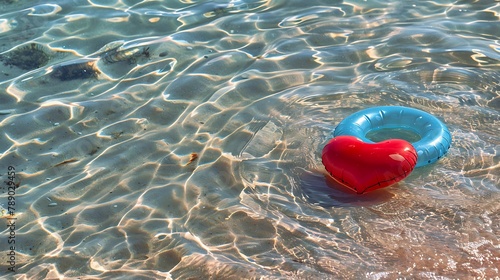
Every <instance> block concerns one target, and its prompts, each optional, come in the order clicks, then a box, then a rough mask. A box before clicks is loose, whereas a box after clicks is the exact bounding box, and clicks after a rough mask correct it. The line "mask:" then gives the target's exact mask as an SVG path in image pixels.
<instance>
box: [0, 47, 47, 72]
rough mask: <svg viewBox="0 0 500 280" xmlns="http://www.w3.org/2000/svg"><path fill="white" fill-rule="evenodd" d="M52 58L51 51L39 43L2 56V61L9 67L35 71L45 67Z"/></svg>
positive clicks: (0, 58) (0, 56)
mask: <svg viewBox="0 0 500 280" xmlns="http://www.w3.org/2000/svg"><path fill="white" fill-rule="evenodd" d="M50 58H51V55H50V52H49V50H48V49H47V48H46V47H44V46H42V45H40V44H37V43H30V44H28V45H24V46H20V47H18V48H16V49H14V50H12V51H10V52H8V53H7V54H4V55H0V60H1V61H2V62H3V63H4V64H5V65H8V66H15V67H18V68H21V69H23V70H34V69H37V68H40V67H42V66H45V65H46V64H47V63H48V62H49V60H50Z"/></svg>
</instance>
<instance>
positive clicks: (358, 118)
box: [333, 106, 451, 167]
mask: <svg viewBox="0 0 500 280" xmlns="http://www.w3.org/2000/svg"><path fill="white" fill-rule="evenodd" d="M380 129H403V130H408V131H411V132H413V133H416V134H417V135H418V136H420V140H418V141H416V142H414V143H411V144H412V145H413V147H414V148H415V150H416V151H417V157H418V159H417V164H416V167H420V166H424V165H427V164H430V163H433V162H436V161H437V160H438V159H440V158H441V157H442V156H444V154H446V152H447V151H448V149H449V148H450V145H451V134H450V132H449V131H448V128H447V127H446V125H445V124H444V123H442V122H441V121H440V120H438V119H437V118H436V117H434V116H432V115H431V114H429V113H426V112H424V111H421V110H417V109H413V108H408V107H402V106H382V107H374V108H369V109H365V110H362V111H359V112H357V113H354V114H352V115H350V116H348V117H347V118H345V119H344V120H343V121H341V122H340V123H339V125H338V126H337V127H336V128H335V131H334V134H333V136H334V137H337V136H341V135H350V136H354V137H357V138H359V139H360V140H361V141H363V142H366V143H374V142H373V141H371V140H370V139H368V138H367V137H366V135H367V134H368V133H369V132H374V131H377V130H380Z"/></svg>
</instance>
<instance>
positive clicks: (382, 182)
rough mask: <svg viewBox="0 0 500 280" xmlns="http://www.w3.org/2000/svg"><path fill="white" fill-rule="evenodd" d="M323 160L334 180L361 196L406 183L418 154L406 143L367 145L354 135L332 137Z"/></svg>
mask: <svg viewBox="0 0 500 280" xmlns="http://www.w3.org/2000/svg"><path fill="white" fill-rule="evenodd" d="M321 158H322V160H323V165H325V168H326V170H327V171H328V172H329V173H330V175H332V177H333V178H335V180H337V181H338V182H340V183H342V184H343V185H345V186H347V187H348V188H350V189H352V190H354V191H355V192H356V193H358V194H362V193H365V192H368V191H373V190H376V189H380V188H384V187H388V186H390V185H392V184H394V183H396V182H399V181H401V180H403V179H404V178H406V177H407V176H408V175H410V173H411V172H412V171H413V168H415V165H416V164H417V152H416V151H415V148H414V147H413V146H412V144H411V143H409V142H407V141H405V140H401V139H390V140H386V141H382V142H379V143H365V142H363V141H361V140H360V139H358V138H356V137H354V136H337V137H335V138H333V139H332V140H330V141H329V142H328V144H326V146H325V147H324V148H323V153H322V156H321Z"/></svg>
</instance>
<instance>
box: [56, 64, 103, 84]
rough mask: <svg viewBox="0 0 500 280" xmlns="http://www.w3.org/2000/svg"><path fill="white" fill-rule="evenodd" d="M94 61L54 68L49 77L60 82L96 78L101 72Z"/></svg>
mask: <svg viewBox="0 0 500 280" xmlns="http://www.w3.org/2000/svg"><path fill="white" fill-rule="evenodd" d="M95 64H96V63H95V61H85V62H77V63H71V64H63V65H58V66H55V67H54V69H53V71H52V73H51V74H50V76H51V77H52V78H55V79H58V80H61V81H71V80H76V79H89V78H97V76H98V75H99V74H101V71H99V69H97V67H96V65H95Z"/></svg>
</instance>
